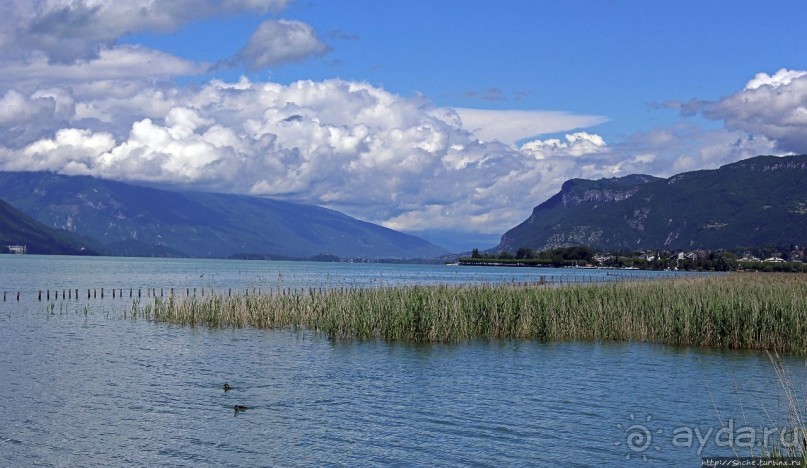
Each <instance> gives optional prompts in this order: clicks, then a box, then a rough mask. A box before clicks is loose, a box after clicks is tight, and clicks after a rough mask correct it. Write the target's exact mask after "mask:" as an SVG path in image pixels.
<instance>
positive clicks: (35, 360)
mask: <svg viewBox="0 0 807 468" xmlns="http://www.w3.org/2000/svg"><path fill="white" fill-rule="evenodd" d="M628 274H629V275H658V274H669V273H652V272H648V273H645V272H636V271H630V272H623V271H610V270H575V269H562V270H545V269H530V268H496V267H478V268H477V267H449V266H442V265H378V264H319V263H304V262H300V263H294V262H262V261H253V262H250V261H222V260H193V259H179V260H174V259H171V260H166V259H121V258H80V257H39V256H8V255H6V256H0V278H2V283H0V284H1V286H0V287H2V289H3V290H4V291H8V292H14V294H16V292H17V291H19V292H20V294H21V300H20V301H19V302H17V301H16V297H15V296H14V299H12V295H9V296H8V298H7V300H6V301H5V302H3V303H0V343H1V344H0V465H3V466H29V465H44V466H99V465H112V466H119V465H156V466H219V465H240V466H255V465H264V466H265V465H291V466H306V465H325V464H327V465H332V464H335V465H368V464H369V465H390V464H394V465H434V464H438V465H480V466H485V465H491V466H500V465H503V464H507V465H524V464H537V465H549V464H553V465H557V464H562V465H564V466H567V465H568V466H591V465H597V466H624V465H625V464H631V465H635V466H646V465H649V466H662V465H663V466H669V465H670V464H673V465H679V466H681V465H682V466H693V465H697V464H699V463H700V456H701V455H709V456H715V455H728V456H730V455H732V454H733V453H735V451H736V452H737V453H738V454H740V455H749V454H750V453H751V450H752V449H750V448H749V447H748V446H749V445H754V444H756V443H757V442H759V440H760V439H762V438H763V434H762V431H764V430H765V429H769V430H773V429H774V428H775V427H776V426H778V425H781V424H782V423H783V420H784V419H783V418H784V417H785V416H783V414H784V413H785V412H783V407H784V406H785V405H784V400H783V395H782V392H781V391H779V390H778V381H777V379H776V375H775V372H774V368H773V366H772V365H771V364H770V362H769V360H768V357H767V356H766V355H765V354H764V353H757V352H745V351H733V352H731V351H717V350H699V349H686V348H675V347H669V346H659V345H652V344H641V343H540V342H533V341H489V340H482V341H473V342H468V343H461V344H452V345H448V344H416V345H415V344H401V343H384V342H354V341H350V342H339V341H336V342H334V341H331V340H328V339H327V338H325V337H323V336H319V335H317V334H315V333H312V332H290V331H282V330H254V329H237V330H233V329H222V330H216V329H207V328H187V327H180V326H175V325H168V324H161V323H152V322H148V321H144V320H127V319H124V318H123V316H122V314H121V313H120V311H122V310H124V309H125V308H126V307H127V304H128V301H129V299H128V295H129V294H128V290H129V289H132V290H133V291H135V292H134V293H133V295H136V294H137V293H136V291H137V290H138V289H142V290H146V289H149V288H152V289H159V288H163V289H169V288H176V289H177V290H184V291H187V290H192V289H193V288H197V294H201V291H202V290H208V291H209V290H213V291H214V292H217V293H222V292H223V291H225V290H228V289H230V288H232V289H233V290H242V289H252V288H255V289H263V290H270V289H278V288H297V287H324V288H327V287H374V286H376V285H382V284H383V285H400V284H415V283H417V284H422V283H428V284H438V283H452V284H459V283H467V282H511V281H517V282H531V281H538V280H539V279H540V277H541V276H544V277H545V278H546V279H547V280H549V279H550V278H552V280H553V281H554V280H556V281H558V282H561V281H565V282H569V281H594V280H598V279H599V280H616V279H620V276H619V275H628ZM561 276H563V278H562V279H561ZM69 288H75V289H79V290H80V291H81V294H80V295H79V297H80V299H79V300H76V299H75V298H72V299H70V300H62V299H61V297H60V299H59V300H58V301H57V300H52V301H51V302H50V303H53V304H54V307H53V309H51V307H50V306H49V305H48V303H47V301H42V302H39V300H38V299H37V293H38V291H39V290H47V289H50V290H52V291H57V290H59V291H61V290H64V289H69ZM100 288H105V290H106V291H107V295H106V297H105V299H103V300H102V299H100V298H99V297H97V296H96V297H94V298H92V299H90V300H88V299H87V298H86V292H87V290H88V289H91V290H92V289H100ZM115 288H117V289H126V294H125V295H124V298H123V299H121V298H120V297H119V296H118V297H117V298H116V299H112V298H111V297H110V296H109V293H108V292H109V291H110V290H112V289H115ZM184 291H183V292H184ZM786 362H787V365H788V368H789V369H790V371H791V373H792V379H793V380H794V381H795V382H796V387H797V390H798V392H799V395H800V396H801V397H803V395H804V393H803V383H804V382H805V370H804V361H803V359H796V358H786ZM225 382H227V383H229V384H230V385H231V386H232V387H233V389H232V390H230V391H228V392H225V391H224V390H223V388H222V386H223V384H224V383H225ZM802 401H803V400H802ZM234 405H244V406H246V407H247V409H246V410H245V411H243V412H235V411H234V410H233V407H234ZM721 421H722V426H721ZM721 427H722V428H723V430H722V431H721ZM688 434H689V435H690V437H689V439H687V435H688ZM749 435H755V436H756V438H755V439H754V441H753V442H754V444H751V443H749V438H748V436H749ZM785 442H787V439H785ZM753 450H754V451H755V452H754V453H759V448H758V447H757V448H755V449H753ZM699 451H700V452H699Z"/></svg>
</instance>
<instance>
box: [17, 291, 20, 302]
mask: <svg viewBox="0 0 807 468" xmlns="http://www.w3.org/2000/svg"><path fill="white" fill-rule="evenodd" d="M17 302H20V292H19V291H17Z"/></svg>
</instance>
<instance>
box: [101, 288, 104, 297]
mask: <svg viewBox="0 0 807 468" xmlns="http://www.w3.org/2000/svg"><path fill="white" fill-rule="evenodd" d="M103 298H104V288H101V299H103Z"/></svg>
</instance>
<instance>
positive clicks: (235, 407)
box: [233, 405, 247, 413]
mask: <svg viewBox="0 0 807 468" xmlns="http://www.w3.org/2000/svg"><path fill="white" fill-rule="evenodd" d="M233 410H234V411H235V412H236V413H240V412H241V411H246V410H247V407H246V406H244V405H235V406H233Z"/></svg>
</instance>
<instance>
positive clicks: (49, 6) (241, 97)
mask: <svg viewBox="0 0 807 468" xmlns="http://www.w3.org/2000/svg"><path fill="white" fill-rule="evenodd" d="M805 18H807V2H803V1H801V0H799V1H776V0H773V1H768V2H751V1H742V0H738V1H731V2H720V1H703V0H697V1H690V0H683V1H676V2H648V1H641V0H634V1H627V0H597V1H595V0H588V1H584V0H569V1H563V2H557V1H543V0H536V1H515V0H500V1H496V2H492V1H481V0H469V1H462V2H460V1H448V0H431V1H421V0H409V1H406V2H401V1H393V0H375V1H370V0H344V1H339V2H336V1H328V0H296V1H294V0H128V1H126V2H119V1H118V2H116V1H111V0H25V1H22V0H4V1H3V2H2V3H0V67H2V71H3V73H2V74H0V170H6V171H42V170H46V171H54V172H58V173H61V174H67V175H93V176H97V177H102V178H108V179H115V180H122V181H128V182H132V183H139V184H147V185H151V186H159V187H165V188H172V189H180V190H186V189H192V190H207V191H216V192H225V193H240V194H251V195H256V196H266V197H272V198H277V199H283V200H290V201H297V202H303V203H313V204H317V205H320V206H325V207H328V208H332V209H335V210H338V211H341V212H344V213H346V214H348V215H350V216H353V217H356V218H358V219H362V220H366V221H370V222H373V223H377V224H381V225H383V226H386V227H389V228H392V229H396V230H400V231H404V232H408V233H412V234H415V235H420V236H422V237H424V238H426V239H429V240H432V241H433V242H435V243H437V244H439V245H443V246H445V247H447V248H449V250H452V251H456V252H459V251H467V250H470V249H471V248H474V247H478V248H483V249H484V248H488V247H492V246H494V245H495V244H496V243H497V242H498V239H499V237H500V236H501V235H502V234H503V233H504V232H505V231H507V230H508V229H510V228H512V227H513V226H515V225H516V224H518V223H520V222H521V221H523V220H524V219H526V218H527V217H528V216H529V215H530V213H531V211H532V208H533V207H535V206H536V205H538V204H540V203H541V202H543V201H544V200H546V199H547V198H549V197H550V196H552V195H553V194H554V193H556V192H557V191H558V190H559V189H560V186H561V184H562V183H563V182H564V181H566V180H568V179H571V178H577V177H582V178H593V179H597V178H603V177H620V176H624V175H628V174H633V173H645V174H651V175H655V176H661V177H665V176H671V175H673V174H676V173H679V172H683V171H691V170H698V169H714V168H717V167H719V166H721V165H723V164H727V163H730V162H734V161H737V160H740V159H744V158H748V157H752V156H756V155H760V154H773V155H787V154H803V153H807V43H805V42H806V41H805V40H804V39H803V37H802V36H803V34H802V29H803V22H804V19H805Z"/></svg>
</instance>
